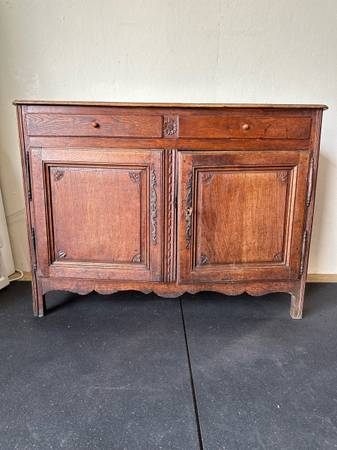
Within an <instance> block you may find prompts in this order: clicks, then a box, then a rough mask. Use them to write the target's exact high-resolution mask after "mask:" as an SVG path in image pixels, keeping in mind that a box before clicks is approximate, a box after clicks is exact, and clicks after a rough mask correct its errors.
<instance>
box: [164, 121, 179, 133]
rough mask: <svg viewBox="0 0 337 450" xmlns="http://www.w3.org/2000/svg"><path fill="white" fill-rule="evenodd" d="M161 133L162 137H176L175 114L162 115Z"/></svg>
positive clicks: (176, 124)
mask: <svg viewBox="0 0 337 450" xmlns="http://www.w3.org/2000/svg"><path fill="white" fill-rule="evenodd" d="M163 134H164V137H177V135H178V117H177V116H164V122H163Z"/></svg>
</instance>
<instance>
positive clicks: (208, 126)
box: [15, 101, 326, 318]
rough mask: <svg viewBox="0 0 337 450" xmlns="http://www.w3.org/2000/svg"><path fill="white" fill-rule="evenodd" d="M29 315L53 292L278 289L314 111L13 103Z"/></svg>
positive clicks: (294, 281)
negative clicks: (26, 238) (23, 203)
mask: <svg viewBox="0 0 337 450" xmlns="http://www.w3.org/2000/svg"><path fill="white" fill-rule="evenodd" d="M15 103H16V105H17V116H18V124H19V136H20V143H21V155H22V167H23V175H24V187H25V194H26V195H25V197H26V211H27V224H28V234H29V244H30V252H31V261H32V274H33V275H32V285H33V311H34V314H35V315H37V316H39V317H42V316H43V315H44V313H45V294H46V293H47V292H49V291H51V290H56V289H58V290H59V289H63V290H69V291H72V292H78V293H80V294H86V293H88V292H91V291H97V292H100V293H103V294H110V293H113V292H116V291H119V290H127V289H135V290H139V291H142V292H145V293H148V292H155V293H156V294H158V295H161V296H164V297H177V296H179V295H182V294H183V293H184V292H190V293H196V292H199V291H202V290H210V291H217V292H220V293H224V294H226V295H237V294H240V293H242V292H247V293H249V294H251V295H262V294H265V293H268V292H278V291H280V292H288V293H290V294H291V308H290V313H291V317H293V318H301V317H302V310H303V300H304V289H305V281H306V274H307V264H308V254H309V246H310V238H311V227H312V218H313V210H314V198H315V187H316V177H317V167H318V153H319V140H320V127H321V120H322V111H323V109H325V108H326V107H325V106H324V105H239V104H237V105H231V104H208V105H207V104H196V105H193V104H185V105H184V104H130V103H94V102H43V101H17V102H15Z"/></svg>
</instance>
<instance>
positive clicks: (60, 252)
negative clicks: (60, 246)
mask: <svg viewBox="0 0 337 450" xmlns="http://www.w3.org/2000/svg"><path fill="white" fill-rule="evenodd" d="M57 255H58V257H59V258H65V257H66V256H67V254H66V252H64V251H63V250H59V251H58V252H57Z"/></svg>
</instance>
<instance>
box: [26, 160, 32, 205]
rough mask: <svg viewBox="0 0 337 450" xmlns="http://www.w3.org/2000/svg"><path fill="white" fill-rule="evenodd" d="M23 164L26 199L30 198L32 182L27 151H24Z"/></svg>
mask: <svg viewBox="0 0 337 450" xmlns="http://www.w3.org/2000/svg"><path fill="white" fill-rule="evenodd" d="M25 165H26V179H27V181H26V184H27V197H28V200H29V201H31V200H32V183H31V178H30V162H29V152H25Z"/></svg>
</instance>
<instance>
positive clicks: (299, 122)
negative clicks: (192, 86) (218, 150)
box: [179, 114, 311, 139]
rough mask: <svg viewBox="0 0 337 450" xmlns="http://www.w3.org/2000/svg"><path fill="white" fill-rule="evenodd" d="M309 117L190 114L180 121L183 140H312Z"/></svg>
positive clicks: (180, 133)
mask: <svg viewBox="0 0 337 450" xmlns="http://www.w3.org/2000/svg"><path fill="white" fill-rule="evenodd" d="M310 131H311V117H309V116H307V117H306V116H288V117H286V116H283V117H280V116H279V117H277V116H276V117H275V116H274V117H273V116H262V117H261V116H260V117H259V116H249V115H242V116H239V115H238V116H233V115H231V116H222V115H201V114H200V115H197V114H196V115H190V116H181V117H180V119H179V137H181V138H215V139H216V138H219V139H226V138H232V139H233V138H234V139H309V137H310Z"/></svg>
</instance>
